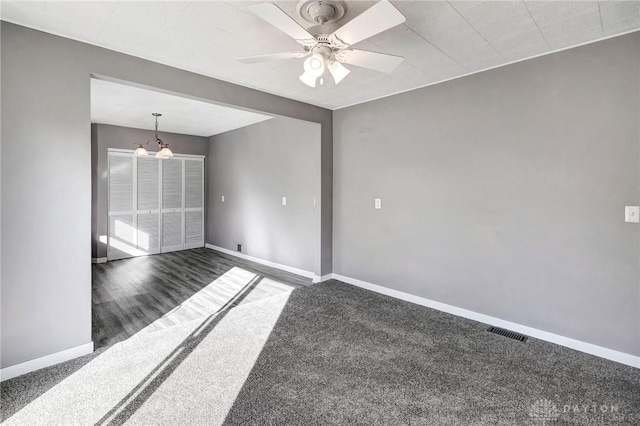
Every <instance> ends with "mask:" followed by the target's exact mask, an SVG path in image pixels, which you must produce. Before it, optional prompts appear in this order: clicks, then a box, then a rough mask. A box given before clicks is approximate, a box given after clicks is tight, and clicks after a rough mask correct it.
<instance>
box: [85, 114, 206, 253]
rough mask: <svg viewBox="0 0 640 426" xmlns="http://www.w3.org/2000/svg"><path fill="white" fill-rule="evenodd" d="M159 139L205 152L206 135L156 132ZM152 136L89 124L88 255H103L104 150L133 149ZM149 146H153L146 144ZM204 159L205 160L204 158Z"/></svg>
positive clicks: (179, 150)
mask: <svg viewBox="0 0 640 426" xmlns="http://www.w3.org/2000/svg"><path fill="white" fill-rule="evenodd" d="M159 134H160V139H162V140H164V141H165V142H168V143H170V144H171V149H172V150H173V152H174V153H175V154H190V155H205V156H206V155H207V151H208V149H209V138H205V137H201V136H191V135H181V134H177V133H167V132H159ZM151 138H153V130H142V129H133V128H131V127H122V126H112V125H109V124H91V158H92V176H91V218H92V222H91V256H92V257H93V258H100V257H107V246H106V244H104V243H101V242H100V240H99V237H100V236H101V235H107V224H108V222H109V217H108V214H107V208H108V175H107V158H108V156H107V153H108V149H109V148H120V149H133V148H135V146H134V144H135V143H145V142H146V141H148V140H149V139H151ZM147 148H148V149H149V150H157V144H156V146H152V145H151V144H149V146H148V147H147ZM205 161H206V160H205Z"/></svg>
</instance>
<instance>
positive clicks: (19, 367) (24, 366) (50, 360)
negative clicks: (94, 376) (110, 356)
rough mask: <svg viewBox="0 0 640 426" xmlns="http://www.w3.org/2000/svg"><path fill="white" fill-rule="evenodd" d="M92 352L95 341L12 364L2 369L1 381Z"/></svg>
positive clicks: (0, 372)
mask: <svg viewBox="0 0 640 426" xmlns="http://www.w3.org/2000/svg"><path fill="white" fill-rule="evenodd" d="M92 352H93V342H89V343H85V344H84V345H80V346H76V347H73V348H70V349H65V350H64V351H60V352H56V353H53V354H50V355H45V356H43V357H40V358H36V359H32V360H29V361H25V362H21V363H20V364H15V365H10V366H9V367H5V368H3V369H2V370H0V381H2V382H4V381H5V380H9V379H12V378H14V377H18V376H22V375H23V374H27V373H30V372H32V371H36V370H40V369H41V368H45V367H50V366H52V365H56V364H60V363H61V362H64V361H69V360H71V359H74V358H78V357H80V356H83V355H88V354H90V353H92Z"/></svg>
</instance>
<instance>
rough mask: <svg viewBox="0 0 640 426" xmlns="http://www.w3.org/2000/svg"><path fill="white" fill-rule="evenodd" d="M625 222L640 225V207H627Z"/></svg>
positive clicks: (625, 208) (625, 209)
mask: <svg viewBox="0 0 640 426" xmlns="http://www.w3.org/2000/svg"><path fill="white" fill-rule="evenodd" d="M624 221H625V222H629V223H640V206H625V207H624Z"/></svg>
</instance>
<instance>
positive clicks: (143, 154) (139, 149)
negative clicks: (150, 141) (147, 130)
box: [133, 144, 149, 157]
mask: <svg viewBox="0 0 640 426" xmlns="http://www.w3.org/2000/svg"><path fill="white" fill-rule="evenodd" d="M133 155H134V156H135V157H148V156H149V153H148V152H147V150H146V149H144V146H142V145H141V144H140V145H138V147H137V148H136V150H135V151H134V152H133Z"/></svg>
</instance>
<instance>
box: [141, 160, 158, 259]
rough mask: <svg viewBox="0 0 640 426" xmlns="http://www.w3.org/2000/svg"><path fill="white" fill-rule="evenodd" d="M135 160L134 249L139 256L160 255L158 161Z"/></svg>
mask: <svg viewBox="0 0 640 426" xmlns="http://www.w3.org/2000/svg"><path fill="white" fill-rule="evenodd" d="M136 160H137V170H136V172H137V187H136V203H137V204H136V247H137V248H138V250H139V251H140V252H141V253H140V254H154V253H160V160H158V159H156V158H153V157H140V158H137V159H136Z"/></svg>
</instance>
